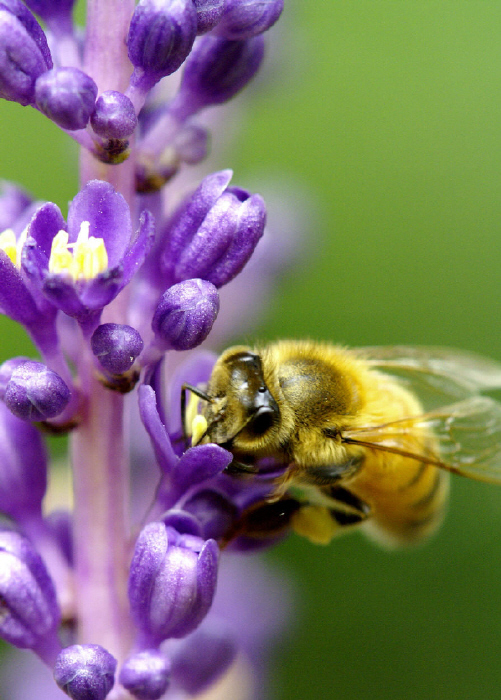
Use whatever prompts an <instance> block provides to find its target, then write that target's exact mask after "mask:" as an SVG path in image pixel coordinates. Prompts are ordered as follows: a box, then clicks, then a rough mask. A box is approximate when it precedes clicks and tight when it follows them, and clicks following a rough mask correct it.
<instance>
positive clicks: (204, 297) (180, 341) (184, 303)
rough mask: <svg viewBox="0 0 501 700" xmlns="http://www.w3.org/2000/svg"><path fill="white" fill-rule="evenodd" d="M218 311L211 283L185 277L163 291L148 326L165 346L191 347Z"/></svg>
mask: <svg viewBox="0 0 501 700" xmlns="http://www.w3.org/2000/svg"><path fill="white" fill-rule="evenodd" d="M218 311H219V294H218V292H217V289H216V288H215V286H214V285H213V284H211V283H210V282H206V281H205V280H202V279H189V280H185V281H183V282H179V283H178V284H174V285H173V286H172V287H170V288H169V289H168V290H167V291H166V292H165V293H164V295H163V296H162V298H161V299H160V302H159V303H158V306H157V308H156V311H155V314H154V316H153V321H152V324H151V326H152V328H153V332H154V333H155V336H156V338H157V340H158V341H159V342H160V343H161V344H162V345H163V346H164V347H165V348H166V349H169V348H170V349H173V350H192V349H193V348H195V347H197V345H200V343H202V342H203V341H204V340H205V339H206V338H207V336H208V335H209V333H210V331H211V328H212V326H213V324H214V321H215V320H216V317H217V314H218Z"/></svg>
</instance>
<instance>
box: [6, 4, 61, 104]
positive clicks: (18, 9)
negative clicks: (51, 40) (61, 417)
mask: <svg viewBox="0 0 501 700" xmlns="http://www.w3.org/2000/svg"><path fill="white" fill-rule="evenodd" d="M51 68H52V58H51V55H50V50H49V46H48V44H47V39H46V37H45V34H44V32H43V30H42V28H41V27H40V25H39V24H38V22H37V21H36V19H35V18H34V16H33V15H32V14H31V12H30V11H29V10H28V8H27V7H26V5H24V4H23V3H22V2H21V1H20V0H0V98H3V99H5V100H12V101H14V102H19V104H22V105H24V106H26V105H29V104H32V103H33V100H34V93H35V81H36V79H37V78H38V77H39V76H40V75H41V74H42V73H44V72H45V71H47V70H50V69H51Z"/></svg>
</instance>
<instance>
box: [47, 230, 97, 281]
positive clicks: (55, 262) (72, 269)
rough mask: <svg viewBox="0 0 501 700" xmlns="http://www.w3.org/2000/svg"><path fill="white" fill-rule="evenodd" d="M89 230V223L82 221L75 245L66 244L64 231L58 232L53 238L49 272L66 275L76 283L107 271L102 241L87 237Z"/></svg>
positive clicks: (66, 239)
mask: <svg viewBox="0 0 501 700" xmlns="http://www.w3.org/2000/svg"><path fill="white" fill-rule="evenodd" d="M89 228H90V224H89V222H88V221H83V222H82V224H81V226H80V231H79V233H78V237H77V240H76V241H75V243H68V234H67V232H66V231H59V233H57V234H56V235H55V236H54V239H53V241H52V248H51V252H50V259H49V272H55V273H57V274H68V275H70V276H71V277H72V279H73V280H74V281H75V282H76V281H77V280H79V279H87V280H88V279H93V278H94V277H96V275H98V274H99V273H100V272H104V271H105V270H107V269H108V253H107V252H106V247H105V245H104V241H103V239H102V238H96V237H95V236H89ZM71 248H73V252H72V251H71V250H70V249H71Z"/></svg>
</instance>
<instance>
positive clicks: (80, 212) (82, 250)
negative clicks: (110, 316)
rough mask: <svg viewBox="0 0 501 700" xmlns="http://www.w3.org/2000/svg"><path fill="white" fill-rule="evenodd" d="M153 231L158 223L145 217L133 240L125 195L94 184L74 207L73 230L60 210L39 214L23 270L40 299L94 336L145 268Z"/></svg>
mask: <svg viewBox="0 0 501 700" xmlns="http://www.w3.org/2000/svg"><path fill="white" fill-rule="evenodd" d="M153 231H154V224H153V218H152V216H151V214H150V213H149V212H148V211H144V212H143V213H142V215H141V219H140V225H139V231H138V232H137V234H136V236H135V238H133V236H132V224H131V219H130V213H129V207H128V206H127V203H126V201H125V200H124V198H123V197H122V195H121V194H119V193H118V192H115V191H114V190H113V187H112V186H111V185H110V184H108V183H107V182H102V181H100V180H93V181H91V182H89V183H88V184H87V185H86V186H85V187H84V188H83V189H82V190H81V191H80V192H79V194H78V195H77V196H76V197H75V199H74V200H73V201H72V202H71V203H70V206H69V210H68V224H67V228H66V223H65V221H64V219H63V217H62V214H61V212H60V210H59V208H58V207H57V206H56V205H55V204H52V203H48V204H45V205H44V206H42V207H41V208H40V209H39V210H38V211H37V212H36V214H35V215H34V217H33V219H32V220H31V223H30V226H29V230H28V238H27V241H26V244H25V246H24V248H23V259H22V269H23V271H24V272H25V274H26V275H27V276H28V278H29V279H30V281H31V283H32V285H33V286H34V287H35V288H36V289H38V290H39V291H40V293H42V294H44V295H45V297H46V298H47V299H49V300H50V301H51V302H52V303H53V304H54V305H55V306H57V307H58V308H60V309H61V310H62V311H64V312H65V313H66V314H68V316H73V317H74V318H76V319H77V320H78V321H79V322H80V323H82V324H83V325H85V326H87V327H89V328H90V330H91V331H92V330H94V328H95V325H97V322H98V319H99V315H100V312H101V310H102V309H103V307H104V306H106V305H107V304H109V303H110V302H111V301H112V299H114V298H115V297H116V295H117V294H118V293H119V292H120V291H121V290H122V289H123V288H124V287H125V285H126V284H128V283H129V281H130V280H131V278H132V276H133V274H134V273H135V272H136V271H137V269H138V268H139V267H140V266H141V264H142V262H143V260H144V258H145V256H146V254H147V252H148V250H149V247H150V246H151V243H152V239H153Z"/></svg>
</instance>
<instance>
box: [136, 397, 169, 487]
mask: <svg viewBox="0 0 501 700" xmlns="http://www.w3.org/2000/svg"><path fill="white" fill-rule="evenodd" d="M139 412H140V415H141V420H142V421H143V425H144V427H145V428H146V430H147V432H148V435H149V436H150V439H151V442H152V445H153V449H154V451H155V456H156V458H157V462H158V464H159V466H160V469H161V470H162V472H163V473H164V474H166V475H167V474H170V473H171V472H172V470H173V469H174V468H175V466H176V464H177V462H178V459H179V458H178V457H177V456H176V454H175V452H174V450H173V449H172V444H171V441H170V440H169V436H168V434H167V431H166V430H165V426H164V425H163V424H162V422H161V420H160V416H159V415H158V410H157V400H156V395H155V392H154V391H153V389H152V388H151V387H150V386H146V385H143V386H141V387H139Z"/></svg>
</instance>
